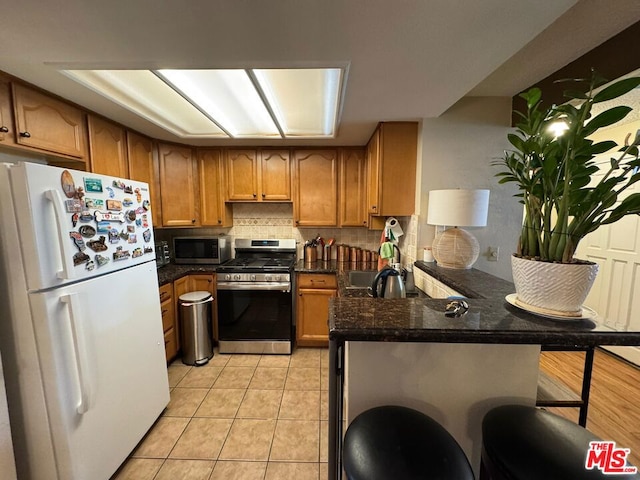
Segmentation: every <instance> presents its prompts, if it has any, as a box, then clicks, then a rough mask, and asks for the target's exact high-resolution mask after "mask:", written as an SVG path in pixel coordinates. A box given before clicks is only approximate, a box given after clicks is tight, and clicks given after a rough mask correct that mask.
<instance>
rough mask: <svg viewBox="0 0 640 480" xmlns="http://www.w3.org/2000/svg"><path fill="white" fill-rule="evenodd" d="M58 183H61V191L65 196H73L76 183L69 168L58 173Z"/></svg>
mask: <svg viewBox="0 0 640 480" xmlns="http://www.w3.org/2000/svg"><path fill="white" fill-rule="evenodd" d="M60 184H61V185H62V191H63V192H64V194H65V195H66V196H67V198H73V197H74V196H75V194H76V184H75V183H74V181H73V177H72V176H71V173H69V170H64V171H63V172H62V174H61V175H60Z"/></svg>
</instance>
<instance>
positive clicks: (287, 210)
mask: <svg viewBox="0 0 640 480" xmlns="http://www.w3.org/2000/svg"><path fill="white" fill-rule="evenodd" d="M397 218H398V222H399V223H400V226H401V227H402V230H403V231H404V235H403V236H401V237H400V239H399V241H398V246H399V248H400V252H401V254H402V263H403V265H405V266H406V265H411V264H413V262H414V261H415V258H416V238H417V225H418V216H417V215H412V216H410V217H397ZM381 233H382V232H381V231H380V230H367V229H365V228H301V227H300V228H299V227H295V226H294V224H293V205H292V204H291V203H258V204H254V203H234V204H233V227H231V228H219V227H212V228H206V227H205V228H157V229H155V232H154V234H155V238H156V240H167V241H168V242H169V243H171V241H172V240H173V237H174V236H175V237H177V236H201V235H219V234H225V235H229V236H231V237H232V238H294V239H295V240H296V245H297V248H298V258H302V247H303V245H304V242H305V241H306V240H310V239H312V238H315V237H317V236H318V235H320V236H321V237H322V238H324V239H325V240H327V239H329V238H335V240H336V244H347V245H350V246H352V247H360V248H363V249H367V250H377V249H378V247H379V246H380V235H381Z"/></svg>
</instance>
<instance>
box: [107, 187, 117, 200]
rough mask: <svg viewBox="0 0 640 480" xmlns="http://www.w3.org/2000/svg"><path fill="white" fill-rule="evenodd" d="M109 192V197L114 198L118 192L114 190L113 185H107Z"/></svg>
mask: <svg viewBox="0 0 640 480" xmlns="http://www.w3.org/2000/svg"><path fill="white" fill-rule="evenodd" d="M107 193H108V194H109V198H114V197H115V196H116V192H114V191H113V188H111V187H107Z"/></svg>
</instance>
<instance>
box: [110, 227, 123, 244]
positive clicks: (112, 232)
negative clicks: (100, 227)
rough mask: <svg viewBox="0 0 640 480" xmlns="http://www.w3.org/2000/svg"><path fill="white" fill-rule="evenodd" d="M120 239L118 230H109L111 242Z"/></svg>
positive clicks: (116, 241)
mask: <svg viewBox="0 0 640 480" xmlns="http://www.w3.org/2000/svg"><path fill="white" fill-rule="evenodd" d="M119 241H120V235H119V233H118V230H116V229H115V228H112V229H111V230H109V243H118V242H119Z"/></svg>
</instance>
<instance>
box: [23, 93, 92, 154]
mask: <svg viewBox="0 0 640 480" xmlns="http://www.w3.org/2000/svg"><path fill="white" fill-rule="evenodd" d="M12 86H13V107H14V112H15V121H16V130H17V132H18V134H17V136H16V141H17V143H18V144H20V145H24V146H27V147H33V148H37V149H40V150H47V151H49V152H53V153H57V154H61V155H67V156H70V157H75V158H80V159H86V157H87V146H86V145H87V140H86V138H87V127H86V121H85V114H84V112H82V111H81V110H80V109H78V108H76V107H73V106H72V105H69V104H67V103H65V102H62V101H60V100H57V99H55V98H52V97H49V96H47V95H45V94H43V93H40V92H38V91H36V90H32V89H30V88H28V87H25V86H24V85H20V84H17V83H12Z"/></svg>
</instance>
